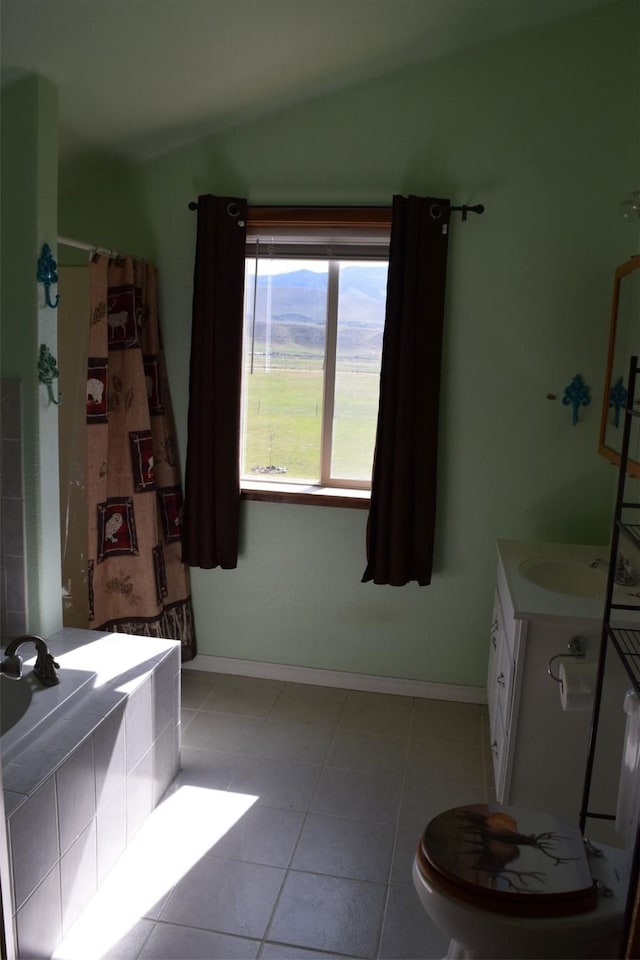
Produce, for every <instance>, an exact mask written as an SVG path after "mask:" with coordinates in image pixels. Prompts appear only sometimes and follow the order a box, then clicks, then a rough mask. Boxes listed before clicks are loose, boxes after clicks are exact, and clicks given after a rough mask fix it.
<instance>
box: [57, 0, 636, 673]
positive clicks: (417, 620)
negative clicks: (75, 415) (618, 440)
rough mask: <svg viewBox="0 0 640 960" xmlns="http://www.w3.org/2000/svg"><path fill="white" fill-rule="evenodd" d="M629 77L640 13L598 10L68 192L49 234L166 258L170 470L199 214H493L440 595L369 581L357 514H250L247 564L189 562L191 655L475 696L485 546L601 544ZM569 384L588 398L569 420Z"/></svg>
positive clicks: (455, 438) (464, 312) (450, 357)
mask: <svg viewBox="0 0 640 960" xmlns="http://www.w3.org/2000/svg"><path fill="white" fill-rule="evenodd" d="M637 63H638V6H637V4H635V3H631V2H623V3H614V4H607V5H605V6H603V7H599V8H596V9H595V10H593V11H591V12H589V13H587V14H585V15H582V16H580V17H575V18H569V19H565V20H560V21H558V22H557V23H555V24H551V25H547V26H543V27H540V28H536V29H532V30H529V31H527V32H525V33H521V34H518V35H515V36H512V37H507V38H502V39H500V40H498V41H494V42H492V43H490V44H486V45H483V46H481V47H477V48H474V49H472V50H469V51H466V52H464V53H460V54H458V55H456V56H450V57H447V58H445V59H442V60H439V61H436V62H433V63H424V64H422V65H418V66H413V67H411V68H408V69H406V70H403V71H399V72H396V73H393V74H391V75H388V76H385V77H382V78H380V79H378V80H377V81H375V82H370V83H366V84H360V85H355V86H352V87H350V88H349V89H345V90H342V91H341V92H336V93H332V94H331V95H327V96H324V97H322V98H318V99H315V100H313V101H309V102H307V103H305V104H303V105H300V106H297V107H293V108H289V109H287V110H284V111H281V112H279V113H276V114H274V115H272V116H268V117H264V118H262V119H260V120H255V121H253V122H251V123H248V124H246V125H244V126H237V127H235V128H231V129H227V130H226V131H223V132H221V133H219V134H218V135H217V136H214V137H211V138H209V139H207V140H206V141H203V142H200V143H197V144H193V145H190V146H187V147H185V148H183V149H181V150H179V151H175V152H173V153H170V154H166V155H165V156H162V157H160V158H158V159H156V160H154V161H151V162H149V163H147V164H145V165H142V166H139V167H137V168H134V169H131V170H129V171H124V172H121V173H119V174H118V175H114V176H112V177H110V178H105V179H103V180H101V181H99V182H95V183H92V184H89V185H85V186H84V187H80V186H79V187H78V189H77V190H75V191H72V192H70V193H68V194H66V195H65V196H63V197H62V198H61V203H60V228H61V233H62V234H63V235H66V236H73V237H76V238H78V239H83V240H86V241H91V242H97V243H100V244H102V245H106V246H115V247H117V248H119V249H125V250H129V251H132V252H136V253H138V254H140V255H142V256H148V257H151V258H153V260H154V261H155V262H156V264H157V266H158V269H159V278H160V287H161V306H162V324H163V330H164V339H165V346H166V349H167V353H168V363H169V374H170V378H171V385H172V390H173V402H174V407H175V411H176V417H177V422H178V430H179V443H180V451H181V458H182V462H183V464H184V459H185V446H186V433H185V425H186V416H187V403H188V397H187V389H188V363H189V336H190V332H189V331H190V308H191V277H192V269H193V254H194V238H195V216H194V214H192V213H190V212H189V211H188V209H187V203H188V202H189V200H191V199H194V198H195V197H196V196H197V195H198V194H199V193H203V192H211V193H221V194H226V193H229V194H239V195H243V196H246V197H247V198H248V199H249V201H250V202H252V203H283V204H286V203H298V202H299V203H308V204H322V203H335V204H340V203H345V204H358V203H373V204H375V203H390V201H391V196H392V195H393V194H394V193H409V192H412V193H419V194H433V195H436V196H443V195H444V196H449V197H451V198H452V200H453V201H454V202H457V203H461V202H483V203H484V204H485V205H486V213H485V214H484V215H483V216H482V217H472V218H471V219H470V220H469V221H467V223H464V224H463V223H461V222H460V221H459V220H457V221H455V222H454V223H453V225H452V229H451V238H450V247H449V251H450V260H449V276H448V294H447V296H448V300H447V319H446V333H445V344H444V357H443V362H444V377H443V385H442V398H441V399H442V411H441V454H440V479H439V510H438V524H437V547H436V564H435V575H434V579H433V583H432V584H431V586H430V587H423V588H420V587H417V586H413V585H410V586H407V587H403V588H393V587H381V586H374V585H372V584H361V583H360V577H361V575H362V572H363V569H364V564H365V554H364V542H365V526H366V512H364V511H350V510H344V509H330V508H326V509H325V508H320V507H302V506H296V505H284V504H268V503H245V504H243V510H242V549H241V556H240V561H239V566H238V569H237V570H235V571H200V570H194V571H193V575H192V587H193V597H194V605H195V613H196V626H197V631H198V643H199V650H200V653H202V654H211V655H218V656H227V657H239V658H244V659H248V660H258V661H269V662H277V663H287V664H296V665H305V666H315V667H322V668H327V669H334V670H347V671H350V670H352V671H357V672H362V673H370V674H379V675H386V676H396V677H406V678H415V679H423V680H429V681H435V682H443V683H457V684H469V685H478V686H482V685H483V684H484V676H485V669H486V654H487V633H488V623H489V620H490V614H491V605H492V596H493V581H494V577H495V567H496V560H495V540H496V538H498V537H513V538H535V539H542V540H544V539H549V540H554V541H575V542H582V543H605V542H606V541H607V540H608V536H609V523H610V517H611V508H612V502H613V486H614V474H613V471H612V469H611V467H609V466H608V465H607V464H606V462H605V461H604V460H602V459H601V458H600V457H599V456H598V455H597V452H596V450H597V437H598V423H599V408H600V398H601V392H602V385H603V376H604V365H605V357H606V346H607V331H608V322H609V309H610V297H611V287H612V277H613V270H614V267H615V266H616V265H617V264H618V263H620V262H622V261H623V260H625V259H626V258H627V257H628V256H629V255H630V254H632V253H634V252H635V246H636V242H637V235H638V234H637V230H636V229H635V227H634V226H633V225H628V224H626V223H624V222H622V221H621V220H619V219H618V216H617V208H618V204H619V203H620V201H621V200H622V199H623V198H624V197H625V196H626V195H627V194H628V192H629V191H630V190H631V189H635V188H636V187H637V175H638V168H639V164H638V160H639V155H640V151H639V146H638V125H637V118H638V101H639V96H638V94H639V87H638V78H637ZM576 373H580V374H582V376H583V377H584V378H585V380H586V382H587V383H588V384H589V385H590V386H591V390H592V398H593V402H592V404H591V406H589V407H587V408H583V410H582V412H581V414H580V423H579V424H578V426H576V427H573V426H572V425H571V414H570V410H569V409H568V408H567V407H566V406H563V404H562V402H561V400H562V395H563V391H564V388H565V387H566V386H567V385H568V384H569V383H570V381H571V380H572V378H573V377H574V375H575V374H576ZM549 395H555V397H556V399H553V400H552V399H548V396H549Z"/></svg>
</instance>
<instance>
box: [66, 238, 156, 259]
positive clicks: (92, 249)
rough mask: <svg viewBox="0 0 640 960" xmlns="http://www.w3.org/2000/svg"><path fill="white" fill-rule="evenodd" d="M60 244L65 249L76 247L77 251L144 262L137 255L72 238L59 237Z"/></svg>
mask: <svg viewBox="0 0 640 960" xmlns="http://www.w3.org/2000/svg"><path fill="white" fill-rule="evenodd" d="M58 243H59V244H62V246H63V247H75V248H76V250H87V251H88V252H89V253H102V254H104V255H105V256H108V257H133V258H134V259H135V260H143V259H144V258H143V257H139V256H138V255H137V254H135V253H124V252H123V251H122V250H110V249H109V248H108V247H99V246H98V245H97V244H95V243H85V242H84V241H83V240H71V239H70V237H58Z"/></svg>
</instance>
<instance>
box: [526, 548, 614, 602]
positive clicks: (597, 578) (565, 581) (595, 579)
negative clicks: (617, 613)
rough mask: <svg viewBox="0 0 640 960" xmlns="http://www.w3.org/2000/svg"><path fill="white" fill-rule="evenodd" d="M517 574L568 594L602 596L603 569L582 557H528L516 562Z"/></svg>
mask: <svg viewBox="0 0 640 960" xmlns="http://www.w3.org/2000/svg"><path fill="white" fill-rule="evenodd" d="M520 573H521V574H522V576H523V577H526V579H527V580H530V581H531V583H535V584H536V586H538V587H544V588H545V590H553V591H554V592H555V593H566V594H569V595H570V596H572V597H604V595H605V592H606V589H607V572H606V570H603V569H601V568H594V567H591V566H589V564H588V563H587V562H586V560H570V559H564V558H562V559H561V558H551V557H532V558H531V559H529V560H525V561H524V562H523V563H521V564H520Z"/></svg>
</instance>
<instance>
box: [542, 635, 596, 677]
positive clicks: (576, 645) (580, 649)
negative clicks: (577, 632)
mask: <svg viewBox="0 0 640 960" xmlns="http://www.w3.org/2000/svg"><path fill="white" fill-rule="evenodd" d="M567 648H568V650H569V652H568V653H556V654H555V655H554V656H553V657H551V659H550V660H549V663H548V664H547V673H548V674H549V676H550V677H551V679H552V680H555V682H556V683H560V684H561V683H562V678H561V677H557V676H556V675H555V673H554V672H553V670H552V669H551V665H552V663H553V661H554V660H560V659H562V658H563V657H572V658H573V659H574V660H583V659H584V658H585V656H586V650H587V641H586V640H585V638H584V637H572V638H571V640H569V643H568V644H567Z"/></svg>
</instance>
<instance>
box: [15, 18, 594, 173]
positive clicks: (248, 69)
mask: <svg viewBox="0 0 640 960" xmlns="http://www.w3.org/2000/svg"><path fill="white" fill-rule="evenodd" d="M602 2H608V0H0V17H1V19H0V30H1V48H0V49H1V54H2V75H3V82H4V83H6V82H10V81H11V80H12V79H14V78H15V77H18V76H20V75H22V74H23V73H24V72H30V73H38V74H40V75H42V76H44V77H47V78H49V79H50V80H52V81H53V82H54V83H55V84H56V86H57V87H58V89H59V122H60V132H59V149H60V173H61V180H64V179H65V176H66V178H69V177H70V176H76V175H79V174H81V173H82V172H84V173H85V174H86V173H87V172H88V171H89V170H90V169H91V168H92V167H95V166H96V165H97V164H100V165H102V164H104V163H105V162H107V161H113V160H118V159H119V160H125V161H138V160H144V159H148V158H149V157H151V156H154V155H157V154H159V153H162V152H165V151H167V150H171V149H173V148H175V147H177V146H179V145H180V144H183V143H186V142H189V141H193V140H197V139H200V138H201V137H203V136H206V135H207V134H210V133H213V132H215V131H216V130H220V129H222V128H223V127H225V126H229V125H230V124H234V123H238V122H242V121H243V120H246V119H250V118H252V117H256V116H259V115H264V114H265V113H268V112H269V111H273V110H277V109H279V108H281V107H283V106H286V105H288V104H292V103H295V102H300V101H302V100H304V99H306V98H309V97H312V96H314V95H317V94H320V93H323V92H327V91H329V90H336V89H339V88H340V87H343V86H345V85H347V84H350V83H353V82H357V81H359V80H366V79H370V78H372V77H374V76H378V75H380V74H383V73H385V72H388V71H390V70H394V69H397V68H399V67H402V66H404V65H406V64H409V63H414V62H417V61H421V60H427V59H430V58H434V57H438V56H441V55H443V54H447V53H450V52H453V51H455V50H460V49H464V48H465V47H469V46H472V45H475V44H478V43H482V42H484V41H486V40H488V39H490V38H492V37H495V36H498V35H501V34H506V33H510V32H514V31H516V30H520V29H523V28H525V27H528V26H530V25H533V24H536V23H541V22H543V21H546V20H549V19H553V18H558V17H562V16H568V15H571V14H575V13H580V12H581V11H582V10H584V9H586V8H588V7H591V6H594V5H596V4H597V3H602Z"/></svg>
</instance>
